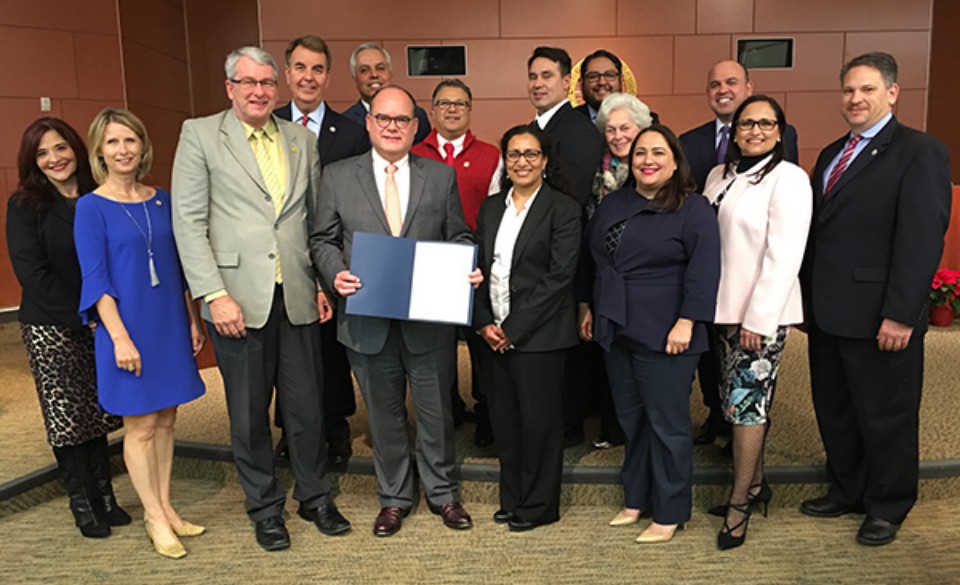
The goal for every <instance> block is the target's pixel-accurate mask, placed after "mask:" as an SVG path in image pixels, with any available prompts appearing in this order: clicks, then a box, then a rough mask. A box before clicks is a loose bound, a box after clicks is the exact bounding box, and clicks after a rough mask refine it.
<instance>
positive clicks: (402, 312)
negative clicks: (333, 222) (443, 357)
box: [346, 232, 477, 325]
mask: <svg viewBox="0 0 960 585" xmlns="http://www.w3.org/2000/svg"><path fill="white" fill-rule="evenodd" d="M476 265H477V247H476V246H475V245H473V244H462V243H454V242H425V241H419V240H412V239H409V238H394V237H392V236H386V235H383V234H370V233H365V232H356V233H355V234H354V235H353V251H352V253H351V258H350V272H351V273H352V274H354V275H355V276H357V277H359V278H360V284H361V287H360V289H359V290H357V292H356V293H354V294H352V295H350V296H349V297H347V306H346V311H347V314H348V315H366V316H368V317H384V318H387V319H400V320H403V321H426V322H430V323H447V324H452V325H470V322H471V320H472V316H473V287H472V286H471V285H470V283H469V282H467V274H469V273H470V272H471V271H472V270H473V269H474V268H475V267H476Z"/></svg>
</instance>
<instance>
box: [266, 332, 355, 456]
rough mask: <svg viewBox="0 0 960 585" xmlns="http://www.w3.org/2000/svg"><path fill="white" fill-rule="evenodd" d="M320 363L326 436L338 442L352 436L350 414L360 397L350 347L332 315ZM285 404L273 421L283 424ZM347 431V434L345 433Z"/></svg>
mask: <svg viewBox="0 0 960 585" xmlns="http://www.w3.org/2000/svg"><path fill="white" fill-rule="evenodd" d="M316 354H317V357H316V359H317V363H318V364H320V366H321V367H320V369H321V371H320V372H318V373H317V378H319V379H322V380H323V419H324V421H325V422H326V424H325V425H324V426H325V429H326V440H327V442H328V443H336V442H337V441H342V440H345V439H349V435H350V425H349V424H348V423H347V421H346V419H347V417H350V416H353V415H354V414H355V413H356V412H357V399H356V396H354V392H353V378H352V377H351V376H350V362H349V361H348V360H347V349H346V348H345V347H343V344H342V343H340V342H339V341H338V340H337V320H336V319H331V320H329V321H327V322H326V323H321V324H320V345H319V347H317V352H316ZM282 412H283V411H282V409H281V408H279V407H278V408H276V409H275V410H274V415H273V424H274V425H275V426H276V427H277V428H280V429H282V428H283V414H282ZM343 434H346V435H347V436H346V437H342V436H341V435H343Z"/></svg>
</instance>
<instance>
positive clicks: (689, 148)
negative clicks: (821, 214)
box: [680, 119, 800, 193]
mask: <svg viewBox="0 0 960 585" xmlns="http://www.w3.org/2000/svg"><path fill="white" fill-rule="evenodd" d="M715 122H716V120H715V119H714V120H710V121H709V122H707V123H706V124H704V125H703V126H697V127H696V128H694V129H693V130H687V131H686V132H684V133H683V134H681V135H680V145H681V146H683V154H684V155H686V157H687V162H688V163H690V169H691V170H692V171H693V178H694V179H696V181H697V192H698V193H703V186H704V183H706V182H707V175H709V174H710V170H711V169H713V167H715V166H717V144H716V143H717V132H716V125H715ZM783 145H784V146H785V147H786V149H787V151H786V159H787V160H788V161H790V162H792V163H794V164H797V163H798V161H799V160H800V157H799V155H798V153H797V129H796V128H794V127H793V126H791V125H790V124H787V129H786V130H785V131H784V132H783Z"/></svg>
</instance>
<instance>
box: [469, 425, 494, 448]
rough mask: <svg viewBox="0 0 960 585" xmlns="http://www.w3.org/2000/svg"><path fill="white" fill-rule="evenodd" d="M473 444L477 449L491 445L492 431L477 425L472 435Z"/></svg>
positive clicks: (487, 427)
mask: <svg viewBox="0 0 960 585" xmlns="http://www.w3.org/2000/svg"><path fill="white" fill-rule="evenodd" d="M473 444H474V445H476V446H477V447H489V446H490V445H493V430H492V429H491V428H490V427H489V426H484V425H481V424H477V429H476V430H475V431H474V433H473Z"/></svg>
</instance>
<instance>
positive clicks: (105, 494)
mask: <svg viewBox="0 0 960 585" xmlns="http://www.w3.org/2000/svg"><path fill="white" fill-rule="evenodd" d="M81 447H86V449H87V453H86V455H87V477H88V480H89V481H88V482H87V485H88V486H89V487H88V492H89V494H90V503H91V504H93V509H94V510H95V511H96V512H97V515H98V516H100V517H101V518H103V519H104V520H106V521H107V524H109V525H110V526H126V525H127V524H130V522H131V518H130V514H127V513H126V512H125V511H124V510H123V508H121V507H120V504H118V503H117V498H116V496H114V494H113V484H111V482H110V451H109V449H108V445H107V438H106V437H100V438H98V439H94V440H92V441H88V442H86V443H84V444H83V445H81Z"/></svg>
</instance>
